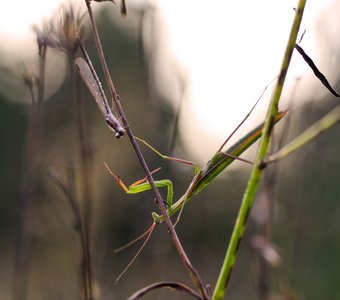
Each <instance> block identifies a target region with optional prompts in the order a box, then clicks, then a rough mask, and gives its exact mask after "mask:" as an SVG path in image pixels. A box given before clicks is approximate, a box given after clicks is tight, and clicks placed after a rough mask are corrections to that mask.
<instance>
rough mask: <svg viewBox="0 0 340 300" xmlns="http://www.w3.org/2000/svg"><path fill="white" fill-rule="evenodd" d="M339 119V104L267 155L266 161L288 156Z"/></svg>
mask: <svg viewBox="0 0 340 300" xmlns="http://www.w3.org/2000/svg"><path fill="white" fill-rule="evenodd" d="M339 121H340V105H338V106H337V107H335V108H334V109H333V110H332V111H330V112H329V113H328V114H327V115H325V116H324V117H323V118H322V119H320V120H319V121H317V122H316V123H315V124H313V125H312V126H311V127H309V128H308V129H306V130H305V131H304V132H303V133H301V134H300V135H299V136H297V137H296V138H295V139H294V140H292V141H291V142H290V143H289V144H288V145H286V146H284V147H283V148H282V149H281V150H280V151H278V152H276V153H275V154H273V155H271V156H269V158H268V159H267V160H266V163H271V162H274V161H277V160H279V159H282V158H284V157H286V156H288V155H289V154H291V153H293V152H294V151H296V150H298V149H300V148H301V147H302V146H304V145H305V144H307V143H308V142H310V141H311V140H312V139H314V138H315V137H316V136H318V135H319V134H320V133H322V132H324V131H325V130H327V129H329V128H330V127H332V126H333V125H335V124H336V123H337V122H339Z"/></svg>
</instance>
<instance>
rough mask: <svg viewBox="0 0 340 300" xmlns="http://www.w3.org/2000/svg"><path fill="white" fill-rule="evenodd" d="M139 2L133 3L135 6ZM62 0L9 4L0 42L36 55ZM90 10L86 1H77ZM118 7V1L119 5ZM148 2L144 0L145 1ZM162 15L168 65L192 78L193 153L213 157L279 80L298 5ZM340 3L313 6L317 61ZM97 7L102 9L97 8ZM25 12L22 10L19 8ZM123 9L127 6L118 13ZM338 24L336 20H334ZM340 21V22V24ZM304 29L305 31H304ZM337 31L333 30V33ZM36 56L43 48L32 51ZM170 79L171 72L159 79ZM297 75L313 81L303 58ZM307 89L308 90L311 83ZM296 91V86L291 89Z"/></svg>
mask: <svg viewBox="0 0 340 300" xmlns="http://www.w3.org/2000/svg"><path fill="white" fill-rule="evenodd" d="M136 1H137V0H127V4H128V5H129V3H130V4H133V3H134V2H136ZM61 2H62V1H60V0H30V1H27V0H16V1H4V3H3V4H2V9H1V11H0V38H1V40H3V38H4V37H7V38H8V37H10V39H11V41H12V42H13V43H14V45H15V47H14V48H15V52H17V53H18V57H23V56H25V55H27V53H28V50H27V49H28V47H26V46H27V45H28V43H29V42H30V41H32V43H33V41H34V35H33V34H32V32H31V30H30V26H31V24H33V23H38V22H39V20H41V18H43V17H45V18H46V17H48V16H49V15H50V14H51V13H53V11H55V10H56V9H57V8H58V6H59V4H60V3H61ZM74 2H76V3H77V5H79V6H81V5H83V6H84V10H85V5H84V3H83V1H82V0H79V1H74ZM117 2H118V0H117ZM139 2H141V1H139ZM152 2H153V3H155V4H156V5H157V6H158V7H159V8H160V12H161V13H160V16H163V17H164V19H163V22H164V25H165V28H166V30H167V33H166V34H164V36H166V37H167V38H168V40H167V41H165V42H164V45H166V46H165V47H167V53H166V55H168V56H170V57H171V59H168V58H167V57H164V59H163V61H168V62H169V65H168V70H170V71H169V72H171V70H172V67H173V66H174V62H175V65H176V68H177V69H179V70H181V72H182V73H183V74H185V76H186V77H187V79H188V82H189V84H188V86H187V90H186V99H185V105H184V107H183V114H182V116H183V117H182V119H181V120H180V125H181V126H182V128H181V132H182V134H183V137H184V139H185V140H187V141H190V142H188V143H187V145H186V147H187V148H188V149H189V150H193V149H201V152H200V154H196V155H197V157H198V159H203V160H205V159H208V158H209V156H211V154H212V153H213V152H214V151H215V150H216V149H217V148H218V145H219V144H220V143H221V142H222V141H223V139H224V138H225V137H226V136H227V135H228V133H230V132H231V131H232V129H233V128H234V127H235V126H236V125H237V124H238V123H239V122H240V121H241V119H242V118H243V116H244V115H245V114H246V113H247V112H248V111H249V110H250V108H251V107H252V105H253V104H254V102H255V101H256V99H257V98H258V97H259V95H260V94H261V92H262V90H263V88H264V87H265V86H266V85H267V83H269V81H270V80H271V79H273V78H274V77H275V76H276V75H277V73H278V69H279V66H280V64H281V60H282V55H283V52H284V49H285V45H286V41H287V39H288V34H289V30H290V25H291V22H292V19H293V16H294V10H293V8H294V7H295V6H296V5H297V2H298V1H292V0H275V1H273V0H262V1H254V0H245V1H225V0H209V1H198V0H185V1H184V0H159V1H156V0H154V1H152ZM333 2H334V3H335V2H339V0H322V1H321V0H319V1H315V0H314V1H307V6H306V11H305V16H304V21H303V24H302V26H301V30H302V31H303V30H304V29H306V34H305V36H304V39H303V41H302V44H301V45H302V46H303V47H304V48H305V49H308V53H309V54H310V55H311V56H313V57H315V58H317V57H318V55H320V53H318V48H316V44H317V36H318V34H319V35H320V32H318V28H317V25H318V24H319V23H320V18H324V17H322V15H323V14H325V13H326V12H327V22H328V26H329V28H332V27H334V24H333V23H334V22H337V21H336V20H337V19H338V18H337V17H338V16H335V17H334V20H333V21H332V16H333V15H332V14H331V12H332V9H331V4H332V3H333ZM96 5H98V4H97V3H96ZM18 7H20V9H17V8H18ZM115 9H117V10H118V9H119V7H117V8H115ZM332 22H333V23H332ZM337 24H339V22H337ZM302 31H301V32H302ZM331 34H333V33H330V35H331ZM0 47H1V48H2V51H5V52H6V51H10V52H11V53H13V44H12V45H11V44H10V43H9V42H8V43H6V44H4V43H2V45H0ZM33 51H36V50H32V53H33ZM159 76H160V78H162V76H163V77H164V78H165V79H166V76H167V75H159ZM297 76H302V77H303V78H310V76H311V75H310V74H309V70H308V67H306V65H305V64H304V63H303V62H302V60H301V59H299V58H297V57H295V58H294V59H293V63H292V68H291V70H290V71H289V78H290V82H293V81H294V79H295V78H296V77H297ZM305 84H306V85H303V84H302V87H305V89H307V87H308V81H306V83H305ZM287 87H289V82H288V86H287ZM269 96H270V91H268V92H267V93H266V96H265V97H264V99H263V101H261V104H260V105H259V107H258V108H257V110H256V111H254V113H253V120H252V121H251V120H250V121H249V123H248V124H247V125H245V127H244V128H248V129H249V128H251V127H252V126H254V124H256V123H258V122H260V120H262V118H263V117H264V114H265V110H266V109H265V105H266V103H267V101H268V98H269Z"/></svg>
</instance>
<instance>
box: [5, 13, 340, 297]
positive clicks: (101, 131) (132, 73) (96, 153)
mask: <svg viewBox="0 0 340 300" xmlns="http://www.w3.org/2000/svg"><path fill="white" fill-rule="evenodd" d="M111 17H112V13H111V12H110V13H108V12H107V11H102V12H101V14H100V15H98V16H97V20H100V22H99V24H98V25H99V32H100V35H101V39H102V42H103V48H104V51H105V54H106V58H107V61H108V63H109V66H110V69H111V75H112V78H113V81H114V84H115V86H116V88H117V90H118V93H119V94H120V96H121V98H122V105H123V106H124V109H125V111H126V115H127V117H128V119H129V122H130V125H131V127H132V129H133V131H134V133H135V134H136V135H137V136H139V137H141V138H144V139H146V140H147V141H148V142H150V143H151V144H152V145H153V146H155V147H156V148H157V149H158V150H159V151H161V152H162V153H166V154H170V155H171V153H170V144H171V139H172V128H173V125H174V124H173V122H174V120H175V111H174V109H173V108H172V107H170V106H169V104H168V103H169V102H168V101H163V100H164V99H162V96H161V95H158V94H157V92H156V91H155V90H150V89H149V88H150V86H151V87H152V85H150V82H148V80H151V79H150V78H149V77H148V76H147V74H148V69H147V68H148V64H149V63H150V61H149V60H147V59H146V58H147V56H146V55H145V53H144V52H143V51H144V50H143V49H144V47H143V40H142V37H141V35H140V28H139V26H140V23H139V22H138V21H139V20H137V21H133V22H131V23H129V22H130V21H129V18H130V17H129V18H128V19H124V20H120V19H119V18H120V17H119V13H117V14H116V13H114V18H115V20H114V22H113V21H112V20H110V18H111ZM122 23H129V25H130V26H122ZM88 31H89V32H90V29H89V30H88ZM89 36H91V34H89ZM87 46H88V49H89V53H90V56H91V58H92V59H93V61H94V64H95V67H96V70H97V72H98V74H99V76H100V78H103V76H102V72H101V71H100V70H101V67H100V65H99V63H98V60H97V53H96V50H95V49H94V46H93V43H92V39H91V38H89V39H88V41H87ZM148 59H150V58H148ZM4 72H9V71H8V70H5V71H4ZM5 76H9V75H8V74H7V73H3V74H2V75H1V77H5ZM174 76H175V75H174ZM102 82H103V85H104V86H105V84H104V80H102ZM337 86H338V87H340V84H338V85H337ZM318 88H320V87H319V86H318ZM70 89H71V88H70V78H69V76H66V78H65V82H64V84H63V85H62V86H61V87H60V89H59V90H58V92H57V93H55V94H54V95H53V96H52V97H50V98H49V99H48V100H47V101H45V103H44V107H43V109H44V114H43V119H44V122H43V126H44V136H43V142H42V151H41V157H40V160H41V165H40V168H39V170H38V180H37V188H36V190H35V196H34V202H33V207H34V209H33V215H32V218H33V220H32V228H31V231H30V235H31V236H30V239H31V247H32V249H31V252H30V261H29V270H28V273H27V278H26V280H27V293H26V299H80V296H79V273H80V254H79V253H80V242H79V239H78V236H77V235H76V233H75V229H74V220H73V218H74V216H73V215H72V210H71V208H70V206H69V204H68V202H67V200H66V199H65V196H64V195H63V194H62V193H61V192H60V190H59V189H58V188H57V187H56V185H55V184H54V183H53V182H52V181H51V180H50V178H49V177H48V172H54V173H55V174H58V176H59V177H60V178H63V179H65V180H66V169H67V166H68V164H69V163H70V162H72V163H73V164H74V167H75V170H76V176H77V177H79V174H77V172H79V157H78V153H79V150H78V149H77V147H78V145H77V142H76V135H77V129H76V124H75V111H74V105H73V104H72V103H73V100H72V99H71V97H70V95H71V92H70ZM338 90H339V89H338ZM6 94H8V92H7V93H6ZM85 95H86V102H85V104H86V105H85V111H86V120H87V122H86V124H87V125H86V129H87V132H88V138H89V140H90V142H91V144H92V146H93V149H92V151H93V153H92V155H93V162H94V169H93V174H91V179H92V184H93V186H94V199H93V212H92V215H93V220H92V230H91V238H90V239H91V248H92V265H93V271H94V278H95V286H96V289H95V290H96V291H95V293H98V299H124V298H127V297H128V296H129V295H130V294H132V293H133V292H134V291H136V290H137V289H139V288H141V287H143V286H145V285H147V284H150V283H152V282H155V281H162V280H173V281H181V282H185V283H188V284H189V285H190V279H189V278H188V276H187V274H186V272H185V270H184V269H183V266H182V264H181V263H180V260H179V258H178V255H177V253H176V252H175V250H174V247H173V245H172V243H171V241H170V239H169V237H168V234H167V232H166V229H165V227H164V226H159V227H157V228H156V230H155V232H154V233H153V235H152V237H151V239H150V241H149V242H148V244H147V246H146V248H145V249H144V250H143V252H142V254H141V255H140V256H139V258H138V259H137V260H136V262H135V263H134V264H133V265H132V267H131V268H130V269H129V271H128V272H127V273H126V274H125V275H124V276H123V277H122V278H121V280H120V281H119V282H118V284H117V285H116V286H114V285H113V283H114V280H115V278H116V277H117V276H118V275H119V273H120V272H121V271H122V270H123V268H124V267H125V266H126V265H127V264H128V262H129V261H130V259H131V258H132V257H133V255H134V254H135V253H136V251H137V249H138V247H139V246H138V245H139V244H137V245H135V246H132V247H130V248H128V249H127V250H125V251H123V252H120V253H118V254H114V253H113V250H114V249H115V248H118V247H120V246H121V245H123V244H125V243H126V242H128V241H130V240H132V239H133V238H135V237H136V236H138V235H139V234H141V233H142V232H144V231H145V230H146V228H147V227H148V226H149V225H150V224H151V221H152V219H151V216H150V213H151V212H152V211H153V210H155V205H154V201H153V198H154V197H153V195H152V193H151V192H146V193H141V194H138V195H126V194H125V193H124V192H123V191H122V190H121V189H120V188H119V187H118V185H117V184H116V183H115V182H114V180H113V179H112V178H111V177H110V175H109V174H108V173H107V172H106V170H105V168H104V166H103V162H104V161H106V162H107V163H108V164H109V165H110V167H111V168H112V169H113V170H114V171H115V172H116V173H117V174H119V175H120V176H121V178H122V179H124V181H125V182H126V183H131V182H133V181H135V180H137V179H140V178H142V177H144V175H143V173H142V170H141V168H140V166H139V164H138V162H137V159H136V157H135V154H134V152H133V151H132V149H131V147H130V144H129V142H128V139H127V138H124V139H122V140H119V141H117V140H115V138H114V136H113V135H112V133H111V132H110V131H109V130H108V129H107V127H106V125H105V123H104V122H103V119H102V116H101V115H100V113H99V112H98V109H97V107H96V106H95V103H94V101H93V100H92V99H91V96H90V95H89V94H88V93H86V94H85ZM309 100H310V101H308V102H306V104H304V105H301V106H300V107H295V108H294V110H293V112H292V117H291V119H290V120H289V133H288V136H287V140H290V139H291V138H292V137H293V136H296V135H297V134H298V133H299V132H301V131H303V130H304V129H305V128H307V127H308V126H310V125H311V124H313V123H314V122H315V121H316V120H318V119H319V118H320V117H321V116H323V115H324V114H325V113H326V112H328V111H329V110H330V109H331V108H332V107H333V106H335V105H336V104H337V101H338V100H337V99H335V98H334V97H331V96H329V97H327V98H324V99H309ZM29 102H30V101H29V100H27V104H26V105H25V104H21V105H19V104H13V103H12V102H10V101H9V100H8V99H6V98H5V97H4V96H2V95H1V91H0V128H1V129H0V130H1V137H2V142H1V147H0V160H1V164H0V165H1V169H2V173H1V174H2V176H1V181H0V191H1V200H0V207H1V209H0V211H1V218H0V224H1V226H0V231H1V239H0V247H1V250H0V253H2V255H1V257H0V265H1V268H0V279H1V289H0V290H1V292H0V298H1V299H11V295H12V289H13V286H14V282H13V273H14V271H13V270H14V260H15V255H14V253H15V247H16V246H15V245H16V229H17V224H18V218H19V214H18V211H19V208H18V203H19V199H20V193H21V186H22V181H23V176H24V166H25V162H24V159H25V137H26V132H27V122H28V121H27V120H28V107H29V105H30V104H29ZM280 128H281V132H280V131H279V130H278V131H277V140H278V139H279V136H280V134H281V133H282V131H285V130H286V129H287V128H288V125H287V124H285V125H284V126H281V127H280ZM339 130H340V127H339V125H337V126H335V127H334V128H332V129H331V130H330V131H328V132H326V133H325V134H323V135H322V136H320V137H319V138H317V139H316V140H314V141H313V142H312V143H310V144H309V145H308V146H306V147H304V148H303V149H302V150H301V151H299V152H297V153H295V154H294V155H292V156H291V157H289V158H287V159H285V160H284V161H281V162H279V163H278V165H277V166H276V177H275V182H274V183H275V185H272V186H269V189H273V190H271V191H270V195H271V199H270V201H271V202H272V206H273V207H272V208H273V217H272V224H271V225H270V236H271V241H272V243H273V244H275V245H276V247H277V248H278V253H279V254H280V256H281V260H282V263H281V265H280V266H278V267H268V266H267V276H268V277H267V281H268V285H269V287H268V289H269V291H270V295H271V299H340V287H339V285H338V278H339V277H340V269H339V267H338V266H339V264H340V261H339V259H340V258H339V255H338V254H339V253H340V240H339V236H340V221H339V220H340V206H339V203H338V201H339V199H340V185H339V181H340V168H339V166H340V165H339V164H340V159H339V153H340V143H339V138H338V132H339ZM180 142H181V139H180V133H179V139H178V145H179V146H178V147H180ZM142 149H143V153H144V154H145V157H146V160H147V162H148V163H149V166H150V168H151V169H154V168H157V167H159V166H161V167H162V170H161V171H160V172H158V173H156V174H155V178H158V179H163V178H164V177H166V178H169V179H170V180H172V181H173V183H174V187H175V195H174V197H175V199H177V197H178V196H180V195H181V193H182V192H183V191H184V190H185V188H186V185H187V184H188V183H189V182H190V179H191V177H192V175H193V170H191V169H190V167H188V168H187V169H186V168H183V166H177V165H176V163H173V162H168V161H165V160H162V159H160V158H159V157H158V156H156V155H155V154H154V153H152V152H151V151H149V150H148V149H146V148H142ZM183 156H184V158H188V159H190V154H185V153H183ZM235 164H239V165H241V163H240V162H236V163H235ZM248 173H249V172H248V169H247V168H241V169H239V170H233V171H231V172H226V174H225V175H222V176H221V178H219V179H217V180H216V181H215V182H213V183H212V184H211V186H210V187H208V188H207V189H206V190H204V191H203V192H202V193H201V194H200V195H198V196H197V197H195V198H194V199H193V200H192V201H191V202H190V203H189V204H188V205H187V206H186V207H185V209H184V212H183V215H182V219H181V222H180V223H179V224H178V226H177V227H176V229H177V230H178V234H179V237H180V238H181V240H182V242H183V245H184V247H185V250H186V251H187V253H188V255H189V256H190V258H191V259H192V262H193V264H194V266H195V267H196V268H197V269H198V271H199V272H200V274H201V276H202V278H203V281H204V282H206V283H210V284H212V285H213V284H214V283H215V280H216V278H217V274H218V271H219V268H220V264H221V261H222V257H223V255H224V252H225V249H226V246H227V243H228V241H229V237H230V233H231V230H232V227H233V224H234V221H235V217H236V214H237V210H238V208H239V204H240V203H239V202H240V199H241V197H242V193H243V190H244V188H245V185H246V180H247V177H248V175H249V174H248ZM79 186H80V183H79V182H78V181H77V189H79V188H80V187H79ZM267 188H268V187H267ZM263 191H265V189H263ZM263 191H262V193H260V195H259V197H260V196H261V195H263V193H264V192H263ZM257 212H258V211H257ZM260 214H261V210H260ZM257 219H258V218H257V216H256V215H255V214H254V218H253V220H252V221H251V222H252V223H251V224H250V225H251V226H250V227H249V228H248V229H247V232H246V237H245V241H244V243H243V244H242V246H241V250H240V255H239V257H238V259H237V263H236V267H235V269H234V271H233V274H232V278H231V282H230V289H229V291H228V293H229V294H228V296H229V297H230V299H259V298H260V296H259V286H260V283H259V280H260V278H261V276H260V275H259V271H260V270H261V264H262V263H263V261H262V260H261V257H260V255H259V252H258V251H257V250H256V248H255V247H253V246H252V242H251V241H252V239H253V237H254V236H255V235H258V234H260V233H261V232H260V233H259V228H260V227H261V224H259V222H258V221H254V220H257ZM174 298H175V299H186V298H185V297H182V296H181V295H180V294H178V293H177V292H171V291H167V290H161V291H154V292H152V293H151V294H150V295H148V296H146V297H145V299H174Z"/></svg>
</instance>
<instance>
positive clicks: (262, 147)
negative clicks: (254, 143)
mask: <svg viewBox="0 0 340 300" xmlns="http://www.w3.org/2000/svg"><path fill="white" fill-rule="evenodd" d="M305 4H306V0H300V1H299V3H298V7H297V9H296V13H295V18H294V21H293V25H292V29H291V32H290V36H289V40H288V43H287V46H286V51H285V54H284V57H283V62H282V65H281V71H280V73H279V78H278V80H277V83H276V87H275V89H274V92H273V95H272V98H271V101H270V103H269V107H268V112H267V116H266V121H265V125H264V130H263V133H262V139H261V141H260V144H259V148H258V151H257V154H256V158H255V162H254V166H253V168H252V172H251V175H250V178H249V181H248V185H247V188H246V190H245V193H244V196H243V199H242V204H241V207H240V210H239V213H238V216H237V220H236V223H235V227H234V229H233V232H232V236H231V240H230V243H229V246H228V249H227V252H226V256H225V259H224V261H223V265H222V268H221V271H220V274H219V277H218V280H217V283H216V286H215V290H214V293H213V296H212V299H214V300H220V299H223V298H224V293H225V288H226V285H227V283H228V279H229V278H230V274H231V270H232V268H233V266H234V263H235V260H236V254H237V251H238V248H239V245H240V242H241V239H242V237H243V234H244V231H245V226H246V222H247V219H248V216H249V212H250V209H251V207H252V205H253V202H254V199H255V195H256V192H257V190H258V187H259V182H260V179H261V178H262V175H263V163H262V162H263V160H264V158H265V155H266V154H267V150H268V147H269V142H270V136H271V134H272V130H273V125H274V124H273V120H274V119H275V116H276V114H277V112H278V104H279V100H280V97H281V93H282V89H283V85H284V82H285V78H286V75H287V71H288V67H289V64H290V60H291V57H292V54H293V50H294V47H295V43H296V38H297V34H298V31H299V27H300V24H301V21H302V15H303V11H304V7H305Z"/></svg>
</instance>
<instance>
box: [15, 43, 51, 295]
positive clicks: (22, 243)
mask: <svg viewBox="0 0 340 300" xmlns="http://www.w3.org/2000/svg"><path fill="white" fill-rule="evenodd" d="M46 52H47V47H46V46H45V45H42V46H41V47H40V48H39V79H38V81H37V84H38V96H37V101H35V99H34V95H33V93H32V91H31V95H32V105H30V106H29V107H28V126H27V128H28V129H27V134H26V146H25V156H24V165H25V166H24V177H23V181H22V186H21V193H20V202H19V204H18V206H19V212H18V215H19V216H18V227H17V228H18V229H17V236H16V245H15V247H16V249H15V271H14V276H15V278H14V289H13V299H15V300H24V299H26V295H27V292H26V288H27V282H28V278H29V276H28V272H29V267H30V256H31V253H32V249H31V248H32V240H31V239H32V233H33V230H34V228H33V220H34V205H35V203H34V200H35V189H36V185H37V178H38V172H39V167H40V162H41V158H40V155H41V151H42V140H43V133H44V132H43V127H44V126H43V114H42V113H43V111H42V110H43V107H42V106H43V99H44V85H45V83H44V82H45V66H46Z"/></svg>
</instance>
